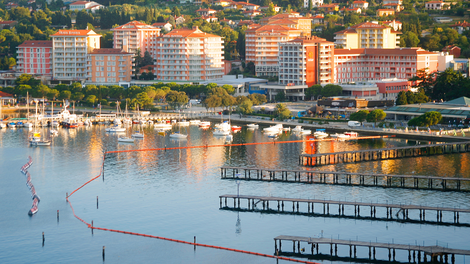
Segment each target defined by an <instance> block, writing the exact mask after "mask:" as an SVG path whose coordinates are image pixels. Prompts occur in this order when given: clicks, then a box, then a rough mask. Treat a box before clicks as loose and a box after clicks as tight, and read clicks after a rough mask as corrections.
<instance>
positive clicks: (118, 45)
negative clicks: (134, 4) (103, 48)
mask: <svg viewBox="0 0 470 264" xmlns="http://www.w3.org/2000/svg"><path fill="white" fill-rule="evenodd" d="M112 31H113V44H114V46H113V47H114V48H115V49H122V50H124V51H126V52H131V53H134V54H135V53H136V52H137V50H138V49H140V55H141V56H144V54H145V52H146V51H148V52H150V55H152V57H153V56H155V41H156V39H157V37H158V36H160V31H161V29H160V28H157V27H154V26H151V25H147V24H145V23H142V22H139V21H131V22H129V23H127V24H124V25H122V26H119V27H116V28H113V29H112Z"/></svg>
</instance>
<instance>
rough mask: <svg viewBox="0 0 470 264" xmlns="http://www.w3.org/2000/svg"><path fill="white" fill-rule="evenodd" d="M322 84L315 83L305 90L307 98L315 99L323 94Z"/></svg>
mask: <svg viewBox="0 0 470 264" xmlns="http://www.w3.org/2000/svg"><path fill="white" fill-rule="evenodd" d="M321 89H322V86H321V85H320V84H314V85H312V86H310V87H308V88H307V90H305V97H306V99H307V100H312V97H313V99H314V100H315V97H316V96H318V95H320V94H321Z"/></svg>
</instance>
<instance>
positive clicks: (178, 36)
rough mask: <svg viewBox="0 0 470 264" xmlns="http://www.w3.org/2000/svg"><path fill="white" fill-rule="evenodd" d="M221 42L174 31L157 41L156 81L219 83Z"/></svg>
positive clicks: (212, 37)
mask: <svg viewBox="0 0 470 264" xmlns="http://www.w3.org/2000/svg"><path fill="white" fill-rule="evenodd" d="M223 43H224V42H223V40H222V38H221V37H220V36H217V35H212V34H208V33H205V32H203V31H201V30H200V29H199V28H198V27H194V28H193V29H187V28H183V29H173V30H172V31H171V32H170V33H168V34H165V35H163V36H161V37H159V38H158V40H157V56H156V65H157V67H156V68H157V71H156V75H157V80H160V81H172V82H178V81H179V82H188V81H191V82H201V81H211V80H219V79H222V76H223V74H224V63H223V60H224V55H223V54H224V52H223Z"/></svg>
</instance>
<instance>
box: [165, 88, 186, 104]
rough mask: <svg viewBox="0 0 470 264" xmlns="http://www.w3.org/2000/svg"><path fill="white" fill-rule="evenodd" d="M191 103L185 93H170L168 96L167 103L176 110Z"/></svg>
mask: <svg viewBox="0 0 470 264" xmlns="http://www.w3.org/2000/svg"><path fill="white" fill-rule="evenodd" d="M188 101H189V98H188V96H187V95H186V93H185V92H177V91H169V92H168V93H167V94H166V102H167V103H168V104H170V106H172V107H174V108H180V107H181V106H182V105H184V104H187V103H188Z"/></svg>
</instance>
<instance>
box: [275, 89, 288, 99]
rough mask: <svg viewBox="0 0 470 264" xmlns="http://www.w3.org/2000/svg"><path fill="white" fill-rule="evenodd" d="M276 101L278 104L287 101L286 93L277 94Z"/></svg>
mask: <svg viewBox="0 0 470 264" xmlns="http://www.w3.org/2000/svg"><path fill="white" fill-rule="evenodd" d="M274 100H275V101H276V102H284V101H286V93H285V92H284V91H279V92H277V94H276V96H274Z"/></svg>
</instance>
